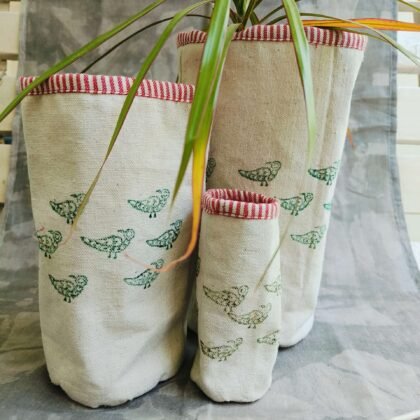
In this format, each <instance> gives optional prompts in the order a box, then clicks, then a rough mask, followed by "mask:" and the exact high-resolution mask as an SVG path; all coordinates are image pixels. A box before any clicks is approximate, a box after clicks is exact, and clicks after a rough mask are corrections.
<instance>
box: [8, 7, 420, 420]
mask: <svg viewBox="0 0 420 420" xmlns="http://www.w3.org/2000/svg"><path fill="white" fill-rule="evenodd" d="M23 3H24V13H23V18H22V22H21V23H22V25H21V54H20V72H21V74H25V75H29V74H39V73H40V72H41V71H42V70H45V69H46V68H48V66H50V65H51V64H53V63H54V62H56V61H57V60H58V59H60V58H62V57H64V56H65V55H67V54H69V53H70V52H71V51H73V50H75V49H76V48H78V47H79V46H81V45H82V44H84V43H86V42H87V41H88V40H89V39H91V38H92V37H94V36H96V35H98V34H100V33H102V32H104V31H105V30H106V29H107V28H109V27H111V26H112V25H113V24H115V23H117V22H119V21H121V20H122V19H124V18H125V17H127V16H129V15H130V14H133V13H134V12H135V11H137V10H138V9H139V8H140V7H144V6H145V5H146V4H147V2H146V1H144V0H143V1H140V2H139V1H137V0H126V1H124V2H119V3H118V5H116V3H115V2H114V1H112V0H91V1H89V2H86V1H84V0H54V1H53V0H32V1H30V2H27V1H24V2H23ZM174 3H175V2H172V5H169V4H170V3H168V4H166V5H164V6H163V8H162V10H165V13H163V12H156V13H154V18H156V19H159V18H161V17H162V16H170V15H171V14H172V13H171V11H169V10H168V7H169V8H170V9H172V11H174V10H175V9H178V8H179V7H181V6H183V5H186V4H188V3H191V2H188V1H187V0H182V1H181V0H177V1H176V6H175V5H174ZM267 3H269V4H271V5H273V6H275V5H277V4H278V1H276V0H271V1H268V2H267ZM302 7H303V9H304V10H312V11H313V10H314V9H315V10H318V11H322V12H323V13H325V14H331V15H334V14H335V15H340V16H343V17H349V16H359V17H362V16H363V17H365V16H380V17H384V18H392V17H395V14H396V1H395V0H340V1H339V2H338V1H332V0H317V1H315V0H313V1H302ZM151 19H152V17H150V18H149V17H148V18H147V19H146V21H148V22H150V21H151ZM193 20H194V21H193ZM201 24H202V22H200V21H199V20H198V19H197V18H191V20H190V21H189V23H188V24H187V25H181V26H180V28H179V29H180V30H181V29H185V28H186V27H191V26H193V25H195V26H197V25H201ZM141 26H143V23H142V24H136V25H134V26H133V29H131V30H132V31H134V29H135V28H139V27H141ZM161 30H162V28H161V27H158V28H154V29H152V30H150V31H149V32H148V33H147V34H144V35H143V36H140V37H137V38H135V39H133V40H132V41H130V42H128V43H127V44H125V45H124V46H123V47H121V48H120V49H119V50H117V51H116V52H114V53H113V54H112V55H110V56H109V57H108V58H107V59H106V60H104V61H102V62H100V63H98V64H97V65H96V66H95V67H94V68H93V69H92V70H91V72H93V73H105V74H124V75H133V74H134V73H135V72H136V71H137V69H138V68H139V66H140V63H141V59H142V57H144V55H145V54H146V53H147V52H148V51H149V49H150V47H151V42H152V40H154V39H155V38H156V36H157V34H158V33H159V32H160V31H161ZM101 50H102V51H104V48H102V49H101ZM96 56H97V53H93V54H91V55H90V56H89V58H84V59H82V60H81V61H80V62H77V63H75V64H73V65H72V66H71V67H70V68H69V69H68V71H81V70H82V69H83V68H84V65H85V64H88V63H89V62H90V61H91V60H92V59H94V58H95V57H96ZM395 67H396V54H395V52H393V51H392V50H391V49H390V48H389V47H388V46H385V45H384V44H382V43H379V42H376V41H373V40H371V41H370V46H369V47H368V51H367V54H366V59H365V63H364V65H363V68H362V71H361V74H360V76H359V80H358V84H357V87H356V90H355V93H354V99H353V110H352V117H351V124H350V128H351V131H352V134H353V145H351V144H350V143H348V144H347V146H346V151H345V157H344V160H343V163H342V169H341V173H340V176H339V180H338V188H337V190H338V191H337V194H336V198H335V201H334V209H333V218H332V222H331V228H330V230H329V234H328V245H327V257H326V264H325V269H324V278H323V284H322V289H321V297H320V302H319V307H318V311H317V314H316V323H315V327H314V329H313V331H312V332H311V334H310V335H309V336H308V337H307V338H306V339H305V340H304V341H303V342H302V343H300V344H298V345H297V346H295V347H294V348H289V349H285V350H281V351H280V352H279V355H278V359H277V363H276V368H275V372H274V381H273V386H272V388H271V390H270V391H269V393H268V394H267V395H266V397H264V398H263V399H262V400H261V401H259V402H257V403H255V404H251V405H239V404H225V405H220V404H213V403H212V402H211V401H209V400H208V399H207V398H206V397H205V396H204V395H203V394H202V393H201V392H200V391H199V390H198V388H196V387H195V385H194V384H193V383H192V382H191V381H190V380H189V379H188V376H189V370H190V367H191V361H192V356H193V352H194V350H195V336H193V335H192V336H191V337H190V340H189V341H190V342H189V347H188V349H187V357H186V362H185V365H184V367H183V369H182V371H181V372H180V374H179V375H178V376H177V377H176V378H175V379H173V380H171V381H169V382H166V383H163V384H161V385H160V386H159V387H158V388H157V389H155V390H154V391H152V392H150V393H148V394H147V395H145V396H143V397H140V398H138V399H136V400H134V401H132V402H131V403H128V404H126V405H124V406H122V407H119V408H115V409H112V410H110V409H98V410H96V411H92V410H88V409H86V408H84V407H82V406H79V405H78V404H76V403H73V402H72V401H70V400H69V399H68V398H67V397H66V396H65V394H64V393H63V392H62V391H61V390H60V389H59V388H57V387H55V386H53V385H52V384H51V383H50V382H49V379H48V375H47V371H46V368H45V362H44V358H43V352H42V347H41V337H40V329H39V317H38V303H37V258H38V250H37V244H36V241H35V240H34V238H33V232H34V225H33V221H32V212H31V206H30V195H29V182H28V175H27V166H26V154H25V145H24V141H23V138H22V130H21V123H20V119H19V117H17V118H16V123H15V131H14V146H13V156H12V165H11V166H12V170H11V174H10V178H9V194H8V203H7V205H6V207H5V210H4V211H3V215H2V217H3V221H2V222H3V223H2V227H1V229H0V245H1V247H0V413H1V418H2V419H9V418H14V419H42V420H44V419H53V418H54V419H55V418H66V419H73V418H74V419H76V418H85V417H86V416H89V418H90V419H96V418H97V419H101V420H103V419H108V418H109V419H111V418H112V419H131V418H133V419H134V418H135V419H138V418H152V417H153V418H171V419H172V418H180V419H185V418H215V419H217V418H284V419H299V420H301V419H311V420H318V419H319V420H321V419H341V418H348V419H378V418H381V419H382V418H390V417H392V416H394V415H398V414H403V413H406V412H410V411H414V410H415V409H419V408H420V394H419V389H420V358H419V354H420V333H419V327H418V324H419V320H420V299H419V289H418V287H419V284H420V279H419V273H418V269H417V266H416V264H415V261H414V258H413V255H412V253H411V251H410V244H409V241H408V236H407V231H406V226H405V221H404V217H403V211H402V205H401V197H400V189H399V180H398V168H397V164H396V157H395V133H396V118H395V109H396V106H395V105H396V72H395ZM175 70H176V48H175V43H174V41H172V42H171V43H170V44H169V45H168V47H166V48H165V50H164V53H163V55H162V57H161V58H160V59H159V61H158V63H157V64H156V65H155V66H154V68H153V70H152V71H151V72H150V74H149V77H150V78H162V79H169V80H174V79H175V76H176V75H175V74H174V72H175ZM57 141H60V139H59V138H58V139H57ZM99 158H100V157H98V164H99Z"/></svg>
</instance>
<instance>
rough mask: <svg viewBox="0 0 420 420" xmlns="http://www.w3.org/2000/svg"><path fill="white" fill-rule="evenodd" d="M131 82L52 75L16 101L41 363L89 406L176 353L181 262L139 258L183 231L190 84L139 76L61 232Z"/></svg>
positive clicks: (181, 317) (156, 378)
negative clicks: (32, 236)
mask: <svg viewBox="0 0 420 420" xmlns="http://www.w3.org/2000/svg"><path fill="white" fill-rule="evenodd" d="M31 80H32V78H26V79H22V80H21V83H22V86H23V87H24V86H26V85H27V84H28V83H29V82H30V81H31ZM131 83H132V79H130V78H125V77H104V76H86V75H59V76H54V77H53V78H52V79H50V80H49V81H48V82H46V83H45V84H44V85H43V86H42V87H40V88H38V89H37V90H36V91H35V92H34V93H35V94H36V95H37V96H30V97H28V98H26V99H25V100H24V102H23V122H24V130H25V140H26V146H27V150H28V165H29V173H30V184H31V185H30V186H31V195H32V207H33V213H34V219H35V224H36V228H37V233H36V237H37V239H38V241H39V247H40V254H39V299H40V316H41V329H42V341H43V346H44V351H45V357H46V361H47V367H48V372H49V374H50V378H51V381H52V382H53V383H54V384H57V385H59V386H61V387H62V388H63V389H64V391H65V392H66V393H67V394H68V395H69V396H70V397H71V398H72V399H74V400H76V401H78V402H79V403H81V404H84V405H87V406H89V407H98V406H100V405H117V404H121V403H124V402H125V401H127V400H130V399H132V398H134V397H137V396H139V395H141V394H144V393H145V392H147V391H149V390H150V389H152V388H153V387H154V386H155V385H156V384H157V383H158V382H160V381H163V380H165V379H168V378H170V377H171V376H173V375H174V374H175V373H176V372H177V370H178V368H179V366H180V364H181V362H182V359H183V349H184V341H185V332H186V329H185V311H186V303H187V297H188V281H187V275H188V266H187V265H182V266H180V267H178V268H177V269H176V270H174V271H170V272H167V273H157V272H155V271H152V270H150V269H148V268H147V267H145V266H144V265H142V264H147V265H150V266H153V267H156V268H160V267H162V265H163V264H165V263H168V262H170V261H171V260H173V259H174V258H176V257H178V256H180V255H181V254H182V252H183V251H184V250H185V248H186V245H187V243H188V240H189V237H190V229H191V215H190V209H191V171H190V169H189V170H188V172H187V176H186V178H185V182H184V185H183V186H182V188H181V190H180V194H179V196H178V199H177V201H176V202H175V205H174V207H173V209H172V211H171V212H170V211H169V204H170V200H171V198H172V187H173V185H174V180H175V178H176V174H177V171H178V165H179V160H180V158H181V155H182V149H183V143H184V134H185V128H186V122H187V117H188V112H189V108H190V102H191V100H192V95H193V87H192V86H186V85H176V84H170V83H159V82H150V81H145V82H143V84H142V86H141V88H140V90H139V92H138V96H137V97H136V98H135V100H134V103H133V106H132V109H131V110H130V113H129V116H128V118H127V121H126V123H125V125H124V128H123V129H122V132H121V135H120V137H119V139H118V140H117V142H116V144H115V148H114V151H113V153H112V154H111V156H110V158H109V161H108V162H107V164H106V165H105V167H104V170H103V173H102V176H101V178H100V180H99V182H98V184H97V187H96V189H95V191H94V193H93V195H92V197H91V199H90V202H89V204H88V206H87V207H86V210H85V212H84V214H83V215H82V217H81V219H80V222H79V224H78V227H77V229H76V231H75V232H74V234H73V236H72V237H71V239H70V240H68V241H67V243H65V240H66V238H67V237H68V234H69V229H70V226H71V223H72V221H73V220H74V216H75V212H76V210H77V207H78V205H79V204H80V201H81V199H82V197H83V195H82V194H83V193H85V192H86V191H87V189H88V187H89V185H90V182H91V181H92V179H93V177H94V176H95V174H96V171H97V170H98V168H99V166H100V164H101V161H102V159H103V157H104V156H105V152H106V150H107V147H108V144H109V140H110V138H111V134H112V131H113V128H114V125H115V122H116V119H117V117H118V114H119V111H120V109H121V106H122V104H123V101H124V99H125V95H126V93H127V90H128V88H129V87H130V85H131ZM65 92H67V93H65Z"/></svg>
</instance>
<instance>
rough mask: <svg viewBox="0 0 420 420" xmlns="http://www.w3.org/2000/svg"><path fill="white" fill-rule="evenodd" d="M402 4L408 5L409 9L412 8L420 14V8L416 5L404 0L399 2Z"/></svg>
mask: <svg viewBox="0 0 420 420" xmlns="http://www.w3.org/2000/svg"><path fill="white" fill-rule="evenodd" d="M398 1H399V2H400V3H402V4H404V5H406V6H407V7H410V8H411V9H413V10H415V11H417V12H420V7H417V6H415V5H414V4H411V3H409V2H408V1H404V0H398Z"/></svg>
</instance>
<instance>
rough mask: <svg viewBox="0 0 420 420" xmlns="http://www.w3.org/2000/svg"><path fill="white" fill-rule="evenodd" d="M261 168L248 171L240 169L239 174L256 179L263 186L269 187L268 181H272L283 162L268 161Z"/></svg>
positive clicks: (252, 179)
mask: <svg viewBox="0 0 420 420" xmlns="http://www.w3.org/2000/svg"><path fill="white" fill-rule="evenodd" d="M265 165H267V166H263V167H261V168H258V169H254V170H251V171H246V170H243V169H239V171H238V172H239V174H240V175H241V176H243V177H244V178H246V179H249V180H250V181H256V182H259V183H260V186H261V187H264V186H265V187H268V183H269V182H271V181H272V180H273V179H274V178H275V177H276V176H277V174H278V172H279V170H280V168H281V162H279V161H278V160H275V161H273V162H266V163H265Z"/></svg>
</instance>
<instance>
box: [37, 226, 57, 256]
mask: <svg viewBox="0 0 420 420" xmlns="http://www.w3.org/2000/svg"><path fill="white" fill-rule="evenodd" d="M39 232H40V231H37V232H35V237H36V238H37V239H38V246H39V249H40V250H41V252H43V253H44V256H45V257H46V258H50V259H51V255H52V254H54V252H55V251H57V249H58V245H59V244H60V242H61V241H62V240H63V235H62V234H61V232H59V231H58V230H49V231H48V233H46V234H45V235H41V234H40V233H39Z"/></svg>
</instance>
